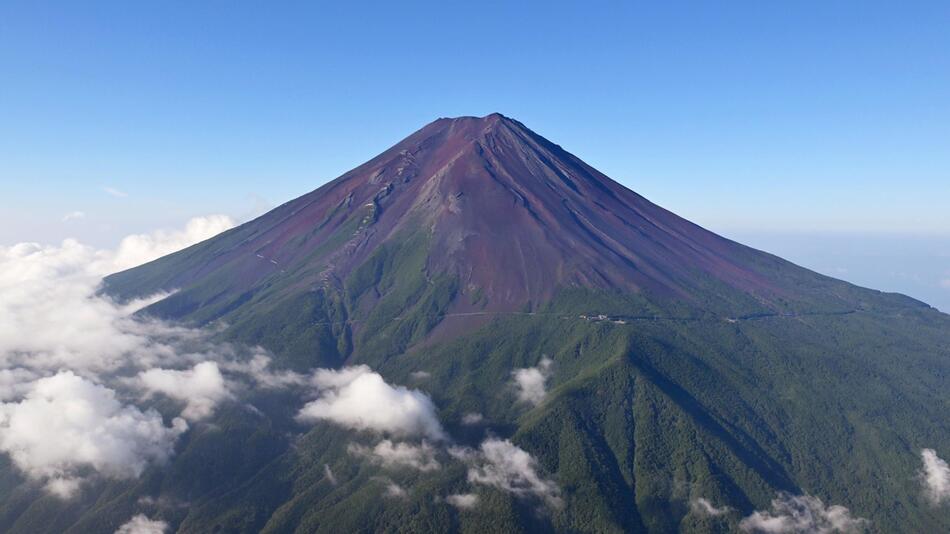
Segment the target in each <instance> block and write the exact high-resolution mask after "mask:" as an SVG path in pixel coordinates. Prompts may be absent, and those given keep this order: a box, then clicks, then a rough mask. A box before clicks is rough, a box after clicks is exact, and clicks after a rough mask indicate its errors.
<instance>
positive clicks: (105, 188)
mask: <svg viewBox="0 0 950 534" xmlns="http://www.w3.org/2000/svg"><path fill="white" fill-rule="evenodd" d="M102 190H103V191H105V193H106V194H107V195H110V196H113V197H116V198H125V197H127V196H129V194H128V193H126V192H125V191H120V190H118V189H116V188H114V187H109V186H103V187H102Z"/></svg>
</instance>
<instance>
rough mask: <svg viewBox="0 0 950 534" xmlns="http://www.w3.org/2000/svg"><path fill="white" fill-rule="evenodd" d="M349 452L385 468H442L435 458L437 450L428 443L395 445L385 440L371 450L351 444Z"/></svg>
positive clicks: (428, 469)
mask: <svg viewBox="0 0 950 534" xmlns="http://www.w3.org/2000/svg"><path fill="white" fill-rule="evenodd" d="M347 451H348V452H349V453H350V454H352V455H354V456H361V457H365V458H369V459H370V460H371V461H373V462H375V463H378V464H380V465H383V466H385V467H390V468H396V467H408V468H411V469H416V470H419V471H423V472H425V471H435V470H437V469H439V468H440V467H442V466H441V465H440V464H439V461H438V460H436V458H435V452H436V451H435V448H434V447H432V446H431V445H429V444H428V443H426V442H422V444H420V445H413V444H411V443H393V442H392V441H390V440H388V439H385V440H383V441H380V442H379V443H377V444H376V446H375V447H373V448H369V447H366V446H363V445H358V444H355V443H351V444H350V445H349V446H348V447H347Z"/></svg>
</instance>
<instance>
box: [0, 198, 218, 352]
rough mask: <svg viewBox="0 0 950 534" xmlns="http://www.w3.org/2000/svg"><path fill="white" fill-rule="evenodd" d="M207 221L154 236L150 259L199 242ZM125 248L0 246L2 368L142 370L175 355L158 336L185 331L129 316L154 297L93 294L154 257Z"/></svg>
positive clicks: (71, 244)
mask: <svg viewBox="0 0 950 534" xmlns="http://www.w3.org/2000/svg"><path fill="white" fill-rule="evenodd" d="M212 220H216V218H215V217H211V218H201V219H195V220H192V221H191V222H189V228H191V230H188V229H186V231H185V232H182V233H172V234H165V235H171V236H172V237H171V238H170V240H167V241H163V240H161V239H160V234H154V235H153V236H152V237H151V238H150V239H151V244H152V245H151V247H150V251H151V252H150V254H158V253H160V252H161V251H170V249H171V248H174V247H179V246H185V245H187V244H190V243H191V242H192V240H195V239H200V238H201V237H202V236H203V235H204V233H206V232H203V231H201V230H200V228H209V227H211V226H214V224H216V223H211V222H209V221H212ZM196 221H197V222H196ZM195 228H199V230H196V229H195ZM183 235H185V236H186V237H182V236H183ZM139 237H141V236H139ZM135 241H136V240H135V239H133V242H135ZM124 243H126V245H125V246H124V248H123V247H120V252H118V253H113V252H111V251H108V250H97V249H93V248H91V247H88V246H85V245H82V244H81V243H79V242H78V241H75V240H69V239H68V240H66V241H64V242H63V243H62V244H61V245H60V246H42V245H38V244H36V243H20V244H17V245H14V246H11V247H0V316H2V317H4V320H3V321H0V368H5V369H9V368H13V367H24V368H28V369H47V370H58V369H60V368H70V369H75V370H84V371H102V370H110V369H115V368H116V367H119V366H121V365H122V364H123V363H125V362H127V361H134V362H137V363H138V364H139V365H143V366H144V365H147V364H148V362H150V361H152V362H154V361H159V360H162V361H167V360H168V359H169V358H170V357H172V356H174V354H175V352H176V351H175V350H173V349H172V348H171V347H169V346H167V345H165V344H163V343H159V342H156V337H167V336H169V335H172V334H174V335H178V336H180V335H182V334H184V333H185V332H186V331H185V330H183V329H176V328H173V327H170V326H168V325H163V324H161V323H158V322H154V321H151V322H150V321H140V320H134V319H132V318H131V314H132V313H133V312H135V311H136V310H138V309H139V308H141V307H142V306H144V305H146V304H148V303H149V302H151V301H153V300H156V299H157V298H159V297H158V296H156V297H155V298H153V299H148V300H142V301H135V302H131V303H128V304H125V305H119V304H116V303H115V302H112V301H111V300H109V299H108V298H103V297H100V296H97V295H96V290H97V288H98V286H99V283H100V281H101V279H102V276H104V275H106V274H108V273H111V272H114V271H116V270H119V269H121V268H125V267H128V266H130V265H129V264H130V263H135V261H138V260H139V259H143V258H145V259H151V257H146V256H143V254H145V248H149V247H140V246H138V245H135V244H134V243H133V244H130V243H132V242H128V240H125V241H124ZM123 250H124V251H123ZM133 257H135V258H137V259H135V260H134V261H133Z"/></svg>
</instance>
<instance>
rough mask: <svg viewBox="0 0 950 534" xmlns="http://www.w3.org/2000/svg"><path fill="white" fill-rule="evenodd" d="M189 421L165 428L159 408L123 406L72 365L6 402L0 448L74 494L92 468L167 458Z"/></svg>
mask: <svg viewBox="0 0 950 534" xmlns="http://www.w3.org/2000/svg"><path fill="white" fill-rule="evenodd" d="M186 428H187V423H185V422H184V421H183V420H181V419H176V420H175V422H174V425H173V426H172V427H166V426H164V424H163V423H162V418H161V416H160V415H159V414H158V413H157V412H154V411H148V412H142V411H140V410H139V409H138V408H135V407H134V406H125V405H123V404H122V403H120V402H119V401H118V400H117V399H116V397H115V392H114V391H112V390H111V389H108V388H106V387H104V386H101V385H98V384H94V383H93V382H90V381H89V380H86V379H84V378H81V377H79V376H76V375H75V374H73V373H72V372H70V371H63V372H60V373H58V374H56V375H54V376H50V377H46V378H41V379H39V380H37V381H36V382H34V383H33V384H32V387H31V389H30V390H29V392H28V393H27V394H26V397H25V398H24V399H23V400H21V401H19V402H10V403H3V404H0V450H2V451H3V452H6V453H7V454H9V455H10V458H11V460H12V461H13V464H14V465H15V466H16V467H17V468H19V469H20V470H21V471H23V472H24V473H25V474H26V475H27V476H28V477H30V478H32V479H34V480H40V481H44V482H47V484H48V486H47V489H48V490H49V491H51V492H52V493H55V494H58V495H60V496H69V495H71V494H72V493H74V492H75V490H76V489H78V487H79V482H78V479H79V477H80V474H81V473H82V472H83V470H85V469H88V468H91V469H93V470H95V471H96V472H97V473H99V474H101V475H103V476H107V477H111V478H132V477H136V476H138V475H139V474H140V473H141V472H142V471H143V470H144V469H145V467H146V466H147V465H148V464H149V463H150V462H163V461H164V460H165V459H166V458H168V456H169V455H170V454H171V452H172V446H173V445H174V442H175V440H176V439H177V438H178V436H179V435H180V434H181V433H182V432H184V431H185V429H186Z"/></svg>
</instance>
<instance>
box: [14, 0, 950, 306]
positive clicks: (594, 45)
mask: <svg viewBox="0 0 950 534" xmlns="http://www.w3.org/2000/svg"><path fill="white" fill-rule="evenodd" d="M334 4H344V3H342V2H338V3H334ZM346 4H348V5H345V6H344V5H321V4H320V3H317V2H301V3H284V2H280V3H277V2H269V3H264V2H253V3H251V2H244V3H241V2H202V3H197V2H154V3H146V2H115V3H93V2H89V3H71V4H70V5H65V6H64V5H56V4H55V3H47V2H18V1H10V2H4V3H2V4H0V198H2V199H3V200H2V203H3V204H2V208H3V209H2V210H0V228H2V229H0V244H8V243H12V242H17V241H23V240H35V241H46V242H49V241H58V240H60V239H62V238H63V237H67V236H75V237H79V238H81V239H83V240H84V241H87V242H90V243H94V244H99V245H103V246H105V245H110V244H112V243H113V242H114V241H115V240H116V239H118V237H120V236H122V235H125V234H128V233H130V232H137V231H145V230H150V229H153V228H156V227H160V226H177V225H180V224H181V222H182V221H184V220H186V219H187V218H188V217H190V216H193V215H199V214H207V213H226V214H230V215H232V216H235V217H236V218H246V217H249V216H252V215H254V214H256V213H259V212H260V211H261V210H263V209H265V208H266V207H268V206H273V205H276V204H278V203H280V202H283V201H284V200H287V199H290V198H292V197H294V196H297V195H299V194H302V193H304V192H306V191H309V190H311V189H313V188H315V187H317V186H319V185H321V184H323V183H325V182H326V181H328V180H329V179H332V178H333V177H335V176H337V175H339V174H341V173H342V172H344V171H346V170H348V169H349V168H352V167H354V166H355V165H357V164H359V163H361V162H363V161H365V160H366V159H368V158H370V157H372V156H373V155H375V154H376V153H378V152H380V151H381V150H382V149H384V148H386V147H388V146H389V145H391V144H393V143H394V142H396V141H397V140H399V139H400V138H402V137H404V136H405V135H407V134H409V133H410V132H412V131H413V130H415V129H417V128H419V127H421V126H422V125H423V124H425V123H427V122H429V121H431V120H432V119H434V118H436V117H440V116H456V115H484V114H487V113H490V112H493V111H499V112H502V113H504V114H506V115H509V116H512V117H515V118H517V119H519V120H521V121H522V122H524V123H525V124H526V125H528V126H529V127H531V128H532V129H534V130H536V131H537V132H539V133H541V134H542V135H545V136H546V137H548V138H550V139H551V140H553V141H555V142H557V143H559V144H561V145H562V146H564V147H565V148H567V149H568V150H570V151H572V152H574V153H575V154H577V155H578V156H580V157H582V158H583V159H585V160H586V161H587V162H589V163H591V164H592V165H594V166H595V167H597V168H599V169H601V170H602V171H604V172H606V173H607V174H608V175H610V176H612V177H613V178H615V179H617V180H619V181H621V182H622V183H624V184H625V185H627V186H629V187H631V188H632V189H634V190H636V191H638V192H640V193H641V194H644V195H645V196H647V197H648V198H650V199H651V200H654V201H655V202H657V203H659V204H661V205H663V206H665V207H668V208H670V209H672V210H674V211H676V212H677V213H679V214H681V215H683V216H685V217H687V218H690V219H692V220H694V221H696V222H698V223H700V224H703V225H705V226H707V227H709V228H711V229H713V230H716V231H719V232H722V233H725V234H726V235H734V236H739V235H749V234H756V235H758V234H761V235H776V236H787V235H803V234H804V235H815V236H818V237H829V238H830V237H835V236H842V235H844V236H861V237H862V238H865V237H872V238H873V237H887V238H888V239H890V238H893V237H895V236H896V237H898V238H899V237H900V236H914V237H915V238H920V239H925V240H929V241H927V242H940V243H942V242H946V240H947V239H950V209H947V206H948V205H950V31H947V28H950V3H947V2H886V3H885V2H868V1H865V2H838V1H836V2H728V3H724V2H662V3H660V2H650V3H647V2H623V3H615V4H613V3H596V2H584V3H581V2H543V3H541V2H538V3H527V2H465V3H461V2H460V3H448V2H432V3H408V4H404V3H398V2H389V3H382V2H380V3H372V2H350V3H346ZM106 188H112V189H113V190H114V192H121V193H123V194H124V196H122V195H120V196H116V195H112V194H109V193H108V192H107V191H106ZM74 211H81V212H83V213H84V214H85V217H83V218H72V219H70V220H68V221H63V219H64V217H65V216H66V214H68V213H71V212H74ZM856 238H857V237H856ZM888 239H883V240H879V242H880V243H887V242H893V241H889V240H888ZM934 240H936V241H934ZM941 240H943V241H941ZM781 242H784V241H779V240H775V241H766V242H765V247H766V248H768V247H769V245H770V244H777V243H781ZM759 245H760V246H762V244H761V243H759ZM775 246H779V245H775ZM775 246H772V247H771V248H772V249H773V251H774V252H778V253H782V252H783V251H782V250H775ZM881 246H884V245H881ZM927 249H928V248H927V247H925V250H927ZM792 259H795V258H792ZM908 261H909V260H908ZM934 261H936V262H937V264H939V261H940V260H939V259H938V260H934ZM945 263H946V270H947V275H948V277H950V261H947V262H945ZM809 266H811V265H809ZM911 267H912V266H911ZM938 285H939V284H938V281H937V280H934V281H933V283H932V286H933V288H937V287H938ZM935 291H936V289H935ZM947 292H948V293H950V290H948V291H947ZM935 294H936V293H935Z"/></svg>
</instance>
